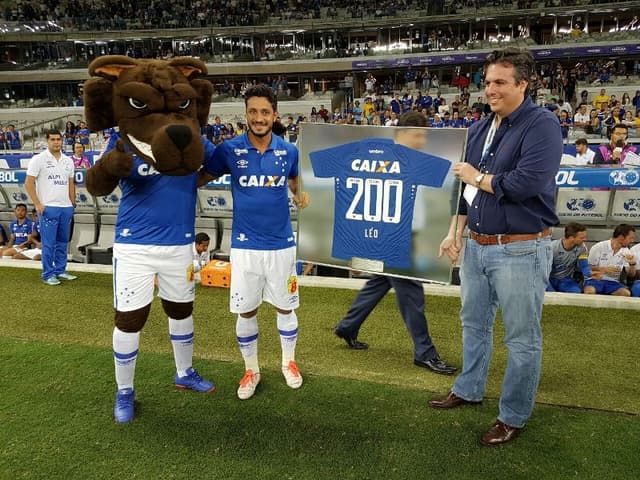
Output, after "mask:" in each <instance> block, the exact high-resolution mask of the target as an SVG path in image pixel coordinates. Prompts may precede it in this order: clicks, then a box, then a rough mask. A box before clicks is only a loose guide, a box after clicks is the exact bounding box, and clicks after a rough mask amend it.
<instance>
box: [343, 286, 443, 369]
mask: <svg viewBox="0 0 640 480" xmlns="http://www.w3.org/2000/svg"><path fill="white" fill-rule="evenodd" d="M391 287H393V288H394V289H395V291H396V299H397V301H398V308H399V309H400V314H401V315H402V319H403V320H404V323H405V325H406V326H407V330H408V331H409V334H410V335H411V338H412V339H413V344H414V350H415V353H414V358H415V359H416V360H421V361H427V360H431V359H432V358H434V357H436V356H438V352H437V351H436V347H434V345H433V342H432V341H431V337H430V336H429V328H428V326H427V319H426V317H425V316H424V290H423V288H422V283H420V282H418V281H416V280H407V279H403V278H395V277H385V276H381V275H376V276H374V277H373V278H371V279H370V280H369V281H367V283H366V284H365V285H364V287H363V288H362V290H360V293H358V296H357V297H356V299H355V300H354V301H353V303H352V304H351V307H350V308H349V311H348V312H347V315H346V316H345V317H344V318H343V319H342V321H341V322H340V323H339V324H338V326H337V327H336V329H337V330H338V331H339V332H341V333H342V334H344V335H345V336H349V337H357V336H358V332H359V331H360V327H361V326H362V324H363V323H364V321H365V320H366V319H367V317H368V316H369V314H370V313H371V312H372V311H373V309H374V308H375V307H376V305H378V303H380V300H382V298H383V297H384V296H385V295H386V293H387V292H388V291H389V290H390V289H391Z"/></svg>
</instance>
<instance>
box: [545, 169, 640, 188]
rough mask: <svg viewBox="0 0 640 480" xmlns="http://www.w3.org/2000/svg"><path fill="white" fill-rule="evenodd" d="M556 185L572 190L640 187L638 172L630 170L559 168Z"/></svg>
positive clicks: (639, 174) (639, 173)
mask: <svg viewBox="0 0 640 480" xmlns="http://www.w3.org/2000/svg"><path fill="white" fill-rule="evenodd" d="M556 185H557V186H558V187H560V188H562V187H574V188H611V187H614V188H615V187H625V188H628V187H636V188H637V187H640V170H635V169H631V168H606V167H605V168H597V167H596V168H561V169H560V170H559V171H558V174H557V175H556Z"/></svg>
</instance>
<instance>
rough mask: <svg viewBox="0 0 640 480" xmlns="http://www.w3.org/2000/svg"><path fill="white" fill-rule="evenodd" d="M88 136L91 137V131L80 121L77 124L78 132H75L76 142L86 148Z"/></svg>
mask: <svg viewBox="0 0 640 480" xmlns="http://www.w3.org/2000/svg"><path fill="white" fill-rule="evenodd" d="M89 135H91V130H89V129H88V128H87V124H86V123H85V122H82V121H80V122H79V123H78V130H77V131H76V142H78V143H81V144H82V145H84V146H85V147H86V146H87V145H89Z"/></svg>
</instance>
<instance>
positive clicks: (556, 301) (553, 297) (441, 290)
mask: <svg viewBox="0 0 640 480" xmlns="http://www.w3.org/2000/svg"><path fill="white" fill-rule="evenodd" d="M0 267H15V268H32V269H38V270H40V268H41V265H40V262H34V261H33V260H13V259H4V258H2V259H0ZM67 270H69V271H71V272H89V273H108V274H111V273H112V269H111V265H97V264H91V263H69V264H68V265H67ZM299 280H300V285H301V286H303V287H323V288H340V289H346V290H360V289H361V288H362V286H363V285H364V283H365V282H366V280H364V279H360V278H335V277H314V276H305V277H299ZM424 292H425V294H427V295H433V296H438V297H459V296H460V287H457V286H454V285H431V284H428V283H425V284H424ZM544 304H545V305H561V306H569V307H589V308H619V309H621V310H640V298H628V297H614V296H611V295H584V294H574V293H556V292H547V294H546V295H545V297H544ZM427 308H428V305H427Z"/></svg>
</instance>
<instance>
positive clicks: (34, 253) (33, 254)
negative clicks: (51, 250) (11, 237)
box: [18, 248, 42, 260]
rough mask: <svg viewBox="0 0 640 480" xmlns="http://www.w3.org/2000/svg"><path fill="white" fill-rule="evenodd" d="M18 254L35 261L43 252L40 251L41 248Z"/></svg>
mask: <svg viewBox="0 0 640 480" xmlns="http://www.w3.org/2000/svg"><path fill="white" fill-rule="evenodd" d="M18 253H21V254H22V255H24V256H25V257H27V258H30V259H31V260H33V259H34V258H36V257H37V256H38V255H42V250H41V249H39V248H29V249H27V250H22V251H21V252H18Z"/></svg>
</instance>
